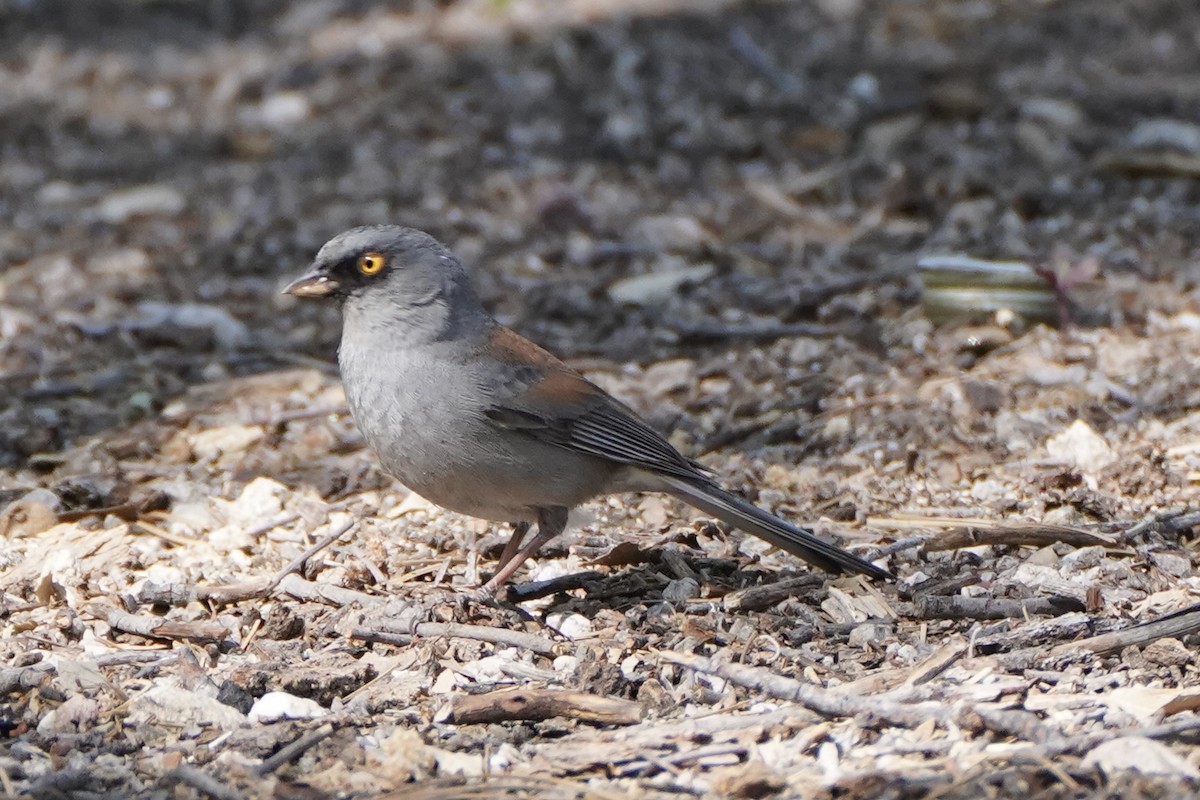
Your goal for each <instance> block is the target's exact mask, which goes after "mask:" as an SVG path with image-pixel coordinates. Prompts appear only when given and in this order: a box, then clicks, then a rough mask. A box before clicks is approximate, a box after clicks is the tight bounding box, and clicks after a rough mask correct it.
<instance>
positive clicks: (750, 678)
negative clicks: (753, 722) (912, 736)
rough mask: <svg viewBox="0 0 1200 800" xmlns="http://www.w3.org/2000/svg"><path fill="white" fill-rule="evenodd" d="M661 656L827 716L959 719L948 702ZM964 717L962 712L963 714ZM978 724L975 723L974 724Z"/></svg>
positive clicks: (914, 721)
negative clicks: (846, 689) (883, 695)
mask: <svg viewBox="0 0 1200 800" xmlns="http://www.w3.org/2000/svg"><path fill="white" fill-rule="evenodd" d="M657 656H658V658H659V659H661V660H663V661H666V662H668V663H671V664H678V665H679V666H682V667H687V668H688V669H693V670H696V671H697V672H703V673H705V674H707V675H717V676H719V677H722V678H724V679H726V680H728V681H731V682H733V683H735V684H737V685H738V686H742V687H744V688H747V689H752V690H754V691H759V692H763V693H764V694H767V695H769V696H771V697H775V698H778V699H780V700H790V701H792V702H794V703H799V704H800V705H802V706H804V707H805V708H807V709H809V710H811V711H815V712H816V713H818V714H820V715H822V716H826V717H854V716H858V715H859V714H866V715H868V716H871V717H874V718H876V719H880V720H883V721H885V722H888V723H891V724H893V725H903V726H906V727H911V726H916V725H920V724H921V723H923V722H925V721H927V720H931V719H932V720H934V721H935V722H938V723H939V724H942V725H946V724H948V723H950V722H954V721H957V720H956V719H955V715H954V714H953V713H952V712H951V710H950V709H949V708H948V707H947V706H946V705H945V704H944V703H934V702H925V703H901V702H896V701H889V700H880V699H878V698H872V697H864V696H857V695H841V694H838V693H836V692H831V691H829V690H828V689H824V688H821V687H819V686H813V685H810V684H807V683H801V682H800V681H798V680H795V679H793V678H788V677H785V676H783V675H776V674H775V673H773V672H771V671H769V670H766V669H763V668H761V667H749V666H746V665H744V664H729V663H723V662H719V661H715V660H714V659H711V658H705V657H703V656H697V655H692V654H691V653H673V652H667V651H663V650H660V651H658V653H657ZM960 716H961V715H960ZM971 727H975V726H971Z"/></svg>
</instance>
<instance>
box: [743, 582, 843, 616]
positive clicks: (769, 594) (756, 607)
mask: <svg viewBox="0 0 1200 800" xmlns="http://www.w3.org/2000/svg"><path fill="white" fill-rule="evenodd" d="M824 585H825V576H824V575H803V576H801V577H799V578H792V579H790V580H785V581H776V582H775V583H770V584H767V585H765V586H751V587H749V588H747V589H738V590H737V591H736V592H730V593H729V594H727V595H725V597H723V598H722V600H721V602H722V603H723V604H724V606H725V610H726V611H733V612H741V611H761V610H762V609H764V608H770V607H771V606H774V605H776V604H778V603H781V602H783V601H784V600H787V599H788V598H789V597H795V596H796V595H798V594H802V593H804V592H806V591H808V590H809V589H817V588H820V587H822V586H824Z"/></svg>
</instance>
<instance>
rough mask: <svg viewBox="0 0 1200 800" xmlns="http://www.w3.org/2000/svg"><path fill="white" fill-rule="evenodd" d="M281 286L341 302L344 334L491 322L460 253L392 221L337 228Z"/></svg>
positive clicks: (419, 331)
mask: <svg viewBox="0 0 1200 800" xmlns="http://www.w3.org/2000/svg"><path fill="white" fill-rule="evenodd" d="M284 292H286V293H288V294H293V295H296V296H297V297H328V298H334V299H339V300H342V301H343V302H344V310H345V319H346V326H347V329H346V332H347V333H350V331H351V327H352V326H353V327H355V328H371V329H375V328H380V327H386V328H388V329H389V331H390V332H391V333H392V334H393V335H397V336H405V337H406V338H407V337H411V336H413V335H420V336H423V337H426V338H437V337H438V336H439V334H441V333H445V332H446V331H445V329H447V328H449V327H452V326H453V327H461V325H462V324H466V323H468V322H471V321H472V320H474V319H475V318H476V317H482V318H483V319H485V320H490V317H488V316H487V314H486V313H485V312H484V311H483V308H482V306H481V305H480V304H479V301H478V299H476V297H475V293H474V291H473V290H472V288H471V282H470V279H469V278H468V276H467V273H466V270H465V269H463V266H462V263H461V262H460V261H459V260H458V258H456V257H455V256H454V254H453V253H451V252H450V251H449V250H448V249H447V248H446V247H445V245H443V244H442V243H441V242H439V241H438V240H437V239H434V238H433V237H432V236H430V235H429V234H427V233H425V232H423V231H419V230H415V229H413V228H404V227H400V226H398V225H373V226H368V227H362V228H352V229H350V230H348V231H346V232H345V233H340V234H338V235H337V236H335V237H333V238H332V239H330V240H329V241H328V242H326V243H325V245H324V246H323V247H322V248H321V249H320V251H319V252H318V253H317V257H316V258H315V259H314V260H313V264H312V267H311V268H310V270H309V271H308V273H306V274H305V275H303V276H302V277H300V278H297V279H296V280H294V281H292V282H291V283H290V284H288V286H287V288H286V289H284Z"/></svg>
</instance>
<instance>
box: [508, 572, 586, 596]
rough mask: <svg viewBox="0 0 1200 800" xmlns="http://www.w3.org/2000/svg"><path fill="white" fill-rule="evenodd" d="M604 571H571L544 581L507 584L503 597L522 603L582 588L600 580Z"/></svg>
mask: <svg viewBox="0 0 1200 800" xmlns="http://www.w3.org/2000/svg"><path fill="white" fill-rule="evenodd" d="M603 577H604V573H602V572H597V571H596V570H589V571H587V572H573V573H571V574H570V575H560V576H558V577H557V578H550V579H549V580H544V581H535V582H533V583H522V584H520V585H519V586H509V587H508V593H507V594H506V595H505V596H504V599H505V600H506V601H507V602H510V603H523V602H525V601H526V600H537V599H539V598H542V597H549V596H550V595H552V594H558V593H559V592H569V591H571V590H572V589H582V588H584V587H585V586H587V585H588V584H590V583H593V582H595V581H598V580H600V579H601V578H603Z"/></svg>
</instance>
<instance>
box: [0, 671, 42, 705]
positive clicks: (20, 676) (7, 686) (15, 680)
mask: <svg viewBox="0 0 1200 800" xmlns="http://www.w3.org/2000/svg"><path fill="white" fill-rule="evenodd" d="M53 674H54V668H53V667H52V666H50V665H42V664H39V665H37V666H33V667H4V668H2V669H0V697H4V696H5V695H7V694H11V693H12V692H25V691H28V690H30V689H36V688H38V687H39V686H41V685H42V682H43V681H45V680H46V679H47V678H49V677H50V676H51V675H53Z"/></svg>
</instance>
